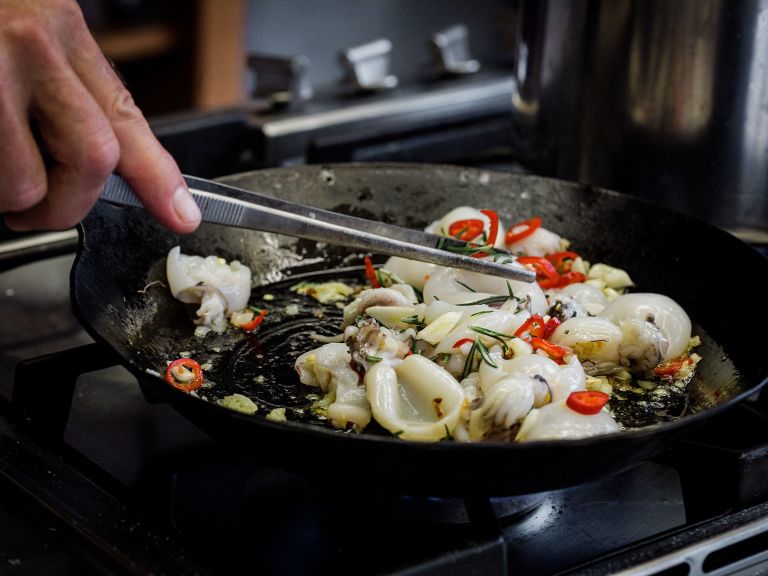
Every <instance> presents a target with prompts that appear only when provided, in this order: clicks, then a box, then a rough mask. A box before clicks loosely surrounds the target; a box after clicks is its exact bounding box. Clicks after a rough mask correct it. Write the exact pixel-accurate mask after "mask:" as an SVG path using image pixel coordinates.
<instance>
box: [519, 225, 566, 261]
mask: <svg viewBox="0 0 768 576" xmlns="http://www.w3.org/2000/svg"><path fill="white" fill-rule="evenodd" d="M521 230H522V229H521ZM506 248H507V250H509V251H510V252H512V254H524V255H525V256H544V255H545V254H552V253H554V252H560V250H562V244H561V238H560V236H558V235H557V234H555V233H554V232H552V231H550V230H547V229H545V228H542V227H539V228H536V230H534V232H533V234H531V235H529V236H526V237H525V238H523V239H522V240H518V241H517V242H513V243H512V244H509V245H508V246H507V247H506Z"/></svg>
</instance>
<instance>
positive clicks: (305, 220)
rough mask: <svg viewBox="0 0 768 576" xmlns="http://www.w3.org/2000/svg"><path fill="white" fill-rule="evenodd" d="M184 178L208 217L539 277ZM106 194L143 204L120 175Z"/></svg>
mask: <svg viewBox="0 0 768 576" xmlns="http://www.w3.org/2000/svg"><path fill="white" fill-rule="evenodd" d="M184 178H185V180H186V182H187V185H188V186H189V189H190V192H191V193H192V196H193V197H194V198H195V200H196V201H197V204H198V206H199V207H200V212H201V213H202V216H203V221H204V222H211V223H214V224H224V225H227V226H236V227H238V228H247V229H250V230H261V231H264V232H274V233H277V234H287V235H288V236H295V237H298V238H309V239H311V240H315V241H319V242H327V243H329V244H337V245H340V246H348V247H350V248H355V249H358V250H363V251H366V252H376V253H380V254H387V255H389V256H401V257H403V258H410V259H412V260H419V261H421V262H432V263H434V264H440V265H442V266H450V267H453V268H462V269H465V270H471V271H472V272H481V273H483V274H491V275H494V276H500V277H502V278H508V279H511V280H521V281H523V282H533V281H534V280H535V278H536V275H535V273H534V272H532V271H530V270H528V269H526V268H523V267H522V266H520V265H519V264H512V263H503V261H504V260H509V258H501V260H502V261H501V262H494V261H492V260H490V259H486V260H483V259H479V258H472V257H470V256H467V255H466V254H463V253H459V252H460V251H462V250H463V251H465V252H466V251H467V249H468V248H469V250H471V247H469V246H468V244H467V243H466V242H461V241H459V240H455V239H453V238H445V237H441V236H437V235H435V234H428V233H426V232H419V231H418V230H410V229H408V228H401V227H399V226H393V225H391V224H386V223H384V222H376V221H374V220H366V219H365V218H356V217H354V216H347V215H344V214H339V213H337V212H331V211H329V210H321V209H319V208H313V207H311V206H304V205H302V204H296V203H294V202H288V201H286V200H280V199H279V198H273V197H271V196H266V195H263V194H259V193H256V192H251V191H248V190H243V189H241V188H237V187H235V186H229V185H226V184H221V183H219V182H214V181H212V180H205V179H203V178H195V177H192V176H185V177H184ZM101 199H102V200H105V201H107V202H109V203H111V204H116V205H119V206H131V207H136V208H142V204H141V202H140V201H139V199H138V198H137V197H136V195H135V194H134V192H133V190H132V189H131V186H130V184H128V182H127V181H126V180H124V179H123V178H121V177H120V176H118V175H116V174H112V175H111V176H110V177H109V179H108V180H107V183H106V184H105V185H104V190H103V191H102V193H101ZM457 251H458V252H457Z"/></svg>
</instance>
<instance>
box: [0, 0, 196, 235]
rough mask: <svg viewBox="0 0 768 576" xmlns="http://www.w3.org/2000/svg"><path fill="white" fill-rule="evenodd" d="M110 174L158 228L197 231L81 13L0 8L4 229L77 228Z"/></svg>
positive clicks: (16, 2)
mask: <svg viewBox="0 0 768 576" xmlns="http://www.w3.org/2000/svg"><path fill="white" fill-rule="evenodd" d="M33 126H34V129H33ZM33 132H36V134H37V135H38V139H39V142H40V145H41V146H43V147H44V148H45V151H46V156H47V158H46V159H45V160H44V159H43V155H42V154H41V152H40V149H39V147H38V143H37V141H36V139H35V136H33ZM113 171H116V172H118V173H119V174H120V175H121V176H123V177H124V178H125V179H126V180H128V181H129V182H130V184H131V186H132V187H133V189H134V190H135V192H136V194H137V196H138V197H139V198H140V199H141V201H142V202H143V204H144V206H145V207H146V209H147V211H148V212H149V213H150V214H151V215H152V216H153V217H154V218H155V219H157V220H158V222H160V223H161V224H162V225H164V226H165V227H167V228H169V229H171V230H173V231H175V232H181V233H185V232H191V231H193V230H194V229H195V228H197V226H198V224H199V223H200V211H199V210H198V208H197V205H196V204H195V202H194V199H193V198H192V196H191V195H190V194H189V191H188V190H187V188H186V185H185V184H184V180H183V178H182V176H181V173H180V172H179V168H178V166H177V165H176V162H175V161H174V160H173V158H171V156H170V154H168V152H167V151H166V150H165V149H164V148H163V147H162V146H161V145H160V143H159V142H158V141H157V139H156V138H155V136H154V135H153V134H152V131H151V130H150V128H149V125H148V124H147V121H146V120H145V118H144V116H143V115H142V113H141V111H140V110H139V109H138V108H137V107H136V105H135V104H134V102H133V98H132V97H131V95H130V93H129V92H128V90H127V89H126V88H125V86H124V85H123V83H122V82H121V80H120V78H119V77H118V76H117V74H116V73H115V71H114V70H113V69H112V66H111V65H110V64H109V62H108V61H107V60H106V58H104V55H103V54H102V53H101V50H100V49H99V47H98V45H97V44H96V41H95V40H94V39H93V37H92V36H91V34H90V32H89V30H88V27H87V26H86V24H85V21H84V19H83V16H82V13H81V11H80V8H79V6H78V5H77V3H76V2H75V1H74V0H2V1H1V2H0V213H3V212H5V221H6V224H7V226H8V227H9V228H11V229H12V230H17V231H25V230H35V229H49V230H55V229H63V228H69V227H71V226H74V225H75V224H76V223H77V222H79V221H80V220H81V219H82V218H83V217H84V216H85V215H86V214H87V213H88V211H89V210H90V209H91V207H92V206H93V204H94V203H95V202H96V200H97V199H98V196H99V194H100V192H101V189H102V187H103V185H104V182H105V180H106V178H107V176H108V175H109V174H110V173H111V172H113Z"/></svg>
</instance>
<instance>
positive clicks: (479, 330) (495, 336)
mask: <svg viewBox="0 0 768 576" xmlns="http://www.w3.org/2000/svg"><path fill="white" fill-rule="evenodd" d="M468 328H469V329H470V330H473V331H475V332H477V333H478V334H483V335H484V336H488V337H489V338H493V339H494V340H497V341H498V342H499V343H500V344H501V349H502V350H503V351H504V354H505V355H506V353H507V350H509V346H507V343H506V340H511V339H512V338H514V336H510V335H509V334H502V333H501V332H496V331H495V330H489V329H488V328H483V327H482V326H468Z"/></svg>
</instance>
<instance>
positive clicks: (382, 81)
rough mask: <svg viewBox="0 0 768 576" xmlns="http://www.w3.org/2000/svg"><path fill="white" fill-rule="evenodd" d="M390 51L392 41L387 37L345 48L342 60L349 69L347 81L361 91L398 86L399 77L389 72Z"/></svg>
mask: <svg viewBox="0 0 768 576" xmlns="http://www.w3.org/2000/svg"><path fill="white" fill-rule="evenodd" d="M390 52H392V42H390V41H389V40H387V39H386V38H382V39H380V40H374V41H373V42H369V43H368V44H361V45H360V46H353V47H352V48H347V49H346V50H344V51H343V52H342V53H341V56H340V60H341V63H342V64H343V65H344V67H345V68H346V70H347V81H348V82H349V83H351V84H352V86H353V87H354V89H355V90H357V91H361V92H372V91H376V90H387V89H391V88H394V87H395V86H397V77H396V76H393V75H392V74H390V73H389V54H390Z"/></svg>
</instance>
